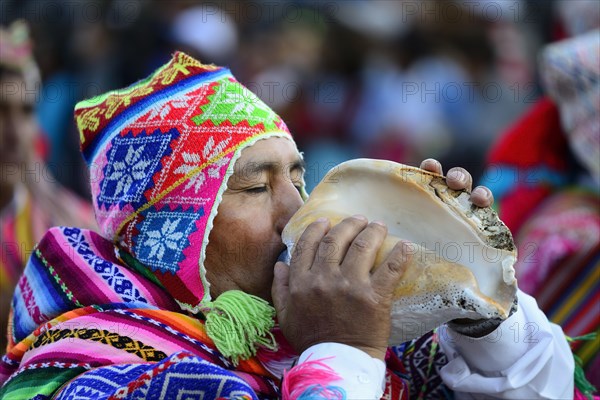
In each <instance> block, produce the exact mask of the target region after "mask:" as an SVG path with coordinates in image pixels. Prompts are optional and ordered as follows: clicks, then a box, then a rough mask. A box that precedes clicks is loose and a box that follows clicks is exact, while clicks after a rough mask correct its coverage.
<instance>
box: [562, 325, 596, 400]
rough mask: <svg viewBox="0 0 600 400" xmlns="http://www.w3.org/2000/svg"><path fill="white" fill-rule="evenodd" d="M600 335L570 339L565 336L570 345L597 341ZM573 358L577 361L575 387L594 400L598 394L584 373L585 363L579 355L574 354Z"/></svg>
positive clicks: (590, 334) (593, 334)
mask: <svg viewBox="0 0 600 400" xmlns="http://www.w3.org/2000/svg"><path fill="white" fill-rule="evenodd" d="M597 336H598V334H597V333H596V332H592V333H588V334H587V335H582V336H576V337H569V336H567V335H565V337H566V338H567V341H568V342H569V343H573V342H579V341H581V340H585V341H588V340H595V339H596V337H597ZM573 358H574V359H575V387H576V388H577V389H579V391H580V392H581V394H583V395H584V396H585V397H587V398H588V399H590V400H593V398H594V396H593V394H594V392H596V387H595V386H594V385H592V384H591V383H590V382H589V381H588V380H587V378H586V377H585V372H584V371H583V362H582V361H581V358H579V356H578V355H576V354H575V353H573Z"/></svg>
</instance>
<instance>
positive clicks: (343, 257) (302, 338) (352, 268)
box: [272, 216, 406, 360]
mask: <svg viewBox="0 0 600 400" xmlns="http://www.w3.org/2000/svg"><path fill="white" fill-rule="evenodd" d="M386 235H387V228H386V227H385V225H383V224H382V223H377V222H371V223H368V221H367V220H366V218H364V217H362V216H354V217H350V218H346V219H344V220H343V221H342V222H340V223H339V224H338V225H336V226H334V227H332V228H330V224H329V221H328V220H318V221H315V222H313V223H312V224H310V225H309V226H308V227H307V228H306V230H305V231H304V233H303V234H302V236H301V237H300V240H299V241H298V243H297V244H296V247H295V249H294V254H293V255H292V260H291V265H290V266H288V265H286V264H285V263H282V262H278V263H277V264H276V265H275V279H274V282H273V289H272V294H273V302H274V304H275V308H276V309H277V317H278V320H279V324H280V326H281V329H282V331H283V333H284V335H285V336H286V338H287V339H288V341H289V342H290V343H291V344H292V346H294V348H295V349H296V351H298V352H303V351H304V350H306V349H307V348H309V347H310V346H312V345H315V344H317V343H322V342H336V343H342V344H347V345H349V346H353V347H356V348H358V349H360V350H363V351H365V352H366V353H368V354H369V355H371V356H372V357H376V358H379V359H381V360H383V359H384V357H385V353H386V350H387V346H388V340H389V336H390V312H391V305H392V295H393V292H394V289H395V288H396V287H397V285H398V284H399V282H400V278H401V277H402V274H403V273H404V269H405V261H406V252H405V247H406V245H405V244H404V243H403V242H400V243H398V244H397V245H396V247H395V248H394V249H393V251H392V252H391V253H390V255H389V256H388V257H387V259H386V260H385V261H384V262H383V263H382V264H381V265H379V266H377V268H374V263H375V255H376V254H377V251H378V250H379V248H380V247H381V244H382V243H383V240H384V239H385V237H386Z"/></svg>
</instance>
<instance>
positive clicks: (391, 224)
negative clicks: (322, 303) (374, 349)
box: [282, 159, 516, 344]
mask: <svg viewBox="0 0 600 400" xmlns="http://www.w3.org/2000/svg"><path fill="white" fill-rule="evenodd" d="M355 214H362V215H364V216H366V217H367V218H368V219H369V221H383V222H385V223H386V224H387V226H388V237H387V238H386V240H385V242H384V245H383V246H382V248H381V250H380V252H379V254H378V257H377V260H376V263H375V266H378V265H379V264H380V263H381V262H382V261H383V260H384V259H385V257H386V256H387V255H388V254H389V252H390V251H391V249H392V248H393V246H394V245H395V244H396V243H397V242H398V241H399V240H401V239H402V240H404V241H409V242H411V243H412V244H411V245H410V246H409V250H408V253H409V254H410V256H409V260H408V262H407V269H406V272H405V273H404V276H403V280H402V282H401V284H400V285H399V286H398V288H397V289H396V291H395V293H394V298H395V301H394V304H393V309H392V337H391V340H390V342H391V343H392V344H398V343H401V342H404V341H406V340H410V339H413V338H416V337H419V336H421V335H423V334H425V333H426V332H428V331H429V330H431V329H433V328H435V327H437V326H439V325H441V324H443V323H445V322H448V321H450V320H452V319H455V318H472V319H479V318H501V319H504V318H506V317H507V316H508V313H509V310H510V308H511V306H512V301H513V299H514V295H515V292H516V279H515V278H514V268H513V265H514V263H515V262H516V250H515V246H514V243H513V241H512V236H511V235H510V232H509V230H508V228H506V226H505V225H504V224H503V223H502V222H501V221H500V220H499V219H498V218H497V215H496V213H495V212H494V211H493V210H492V209H490V208H478V207H474V206H472V204H471V203H470V201H469V194H468V193H466V192H460V191H453V190H451V189H449V188H448V187H447V186H446V184H445V181H444V178H443V177H441V176H439V175H436V174H433V173H430V172H427V171H423V170H420V169H417V168H414V167H409V166H406V165H402V164H398V163H394V162H391V161H383V160H370V159H358V160H351V161H348V162H345V163H342V164H340V165H338V166H337V167H334V168H333V169H332V170H331V171H330V172H329V173H328V174H327V175H326V176H325V178H324V179H323V180H322V181H321V182H320V183H319V185H318V186H317V187H316V188H315V189H314V190H313V192H312V193H311V195H310V198H309V200H308V201H307V202H306V204H305V205H304V206H303V207H302V208H301V209H300V210H299V211H298V212H297V213H296V214H295V215H294V216H293V217H292V219H291V220H290V221H289V223H288V225H287V226H286V228H285V229H284V232H283V235H282V236H283V240H284V242H285V243H286V245H287V246H288V249H289V254H293V246H294V243H295V242H296V241H297V240H298V238H299V237H300V235H301V234H302V232H304V229H305V228H306V227H307V226H308V225H309V224H310V223H311V222H313V221H314V220H316V219H317V218H319V217H327V218H329V219H330V220H331V222H332V225H334V224H336V223H338V222H339V221H340V220H342V219H343V218H345V217H347V216H351V215H355Z"/></svg>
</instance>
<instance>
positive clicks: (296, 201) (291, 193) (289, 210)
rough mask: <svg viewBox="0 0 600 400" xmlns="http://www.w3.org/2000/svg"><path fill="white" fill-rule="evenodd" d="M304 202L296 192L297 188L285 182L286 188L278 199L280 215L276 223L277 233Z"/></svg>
mask: <svg viewBox="0 0 600 400" xmlns="http://www.w3.org/2000/svg"><path fill="white" fill-rule="evenodd" d="M302 204H304V201H303V200H302V196H300V193H299V192H298V189H297V188H296V186H294V184H292V183H289V184H286V190H285V192H284V194H283V195H282V198H281V200H280V204H279V207H280V210H281V211H280V217H279V219H278V223H277V230H278V232H279V233H281V232H282V231H283V228H284V227H285V225H286V224H287V223H288V221H289V220H290V218H292V216H293V215H294V214H295V213H296V211H298V209H299V208H300V207H301V206H302Z"/></svg>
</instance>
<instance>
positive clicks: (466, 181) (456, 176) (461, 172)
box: [446, 167, 473, 191]
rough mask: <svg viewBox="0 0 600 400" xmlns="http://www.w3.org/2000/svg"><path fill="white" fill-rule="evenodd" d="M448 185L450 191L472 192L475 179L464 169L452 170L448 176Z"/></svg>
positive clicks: (456, 168)
mask: <svg viewBox="0 0 600 400" xmlns="http://www.w3.org/2000/svg"><path fill="white" fill-rule="evenodd" d="M446 184H447V185H448V187H449V188H450V189H454V190H463V189H466V190H468V191H471V187H472V186H473V178H472V177H471V174H470V173H469V172H468V171H467V170H466V169H464V168H461V167H455V168H451V169H450V170H449V171H448V174H447V175H446Z"/></svg>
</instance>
